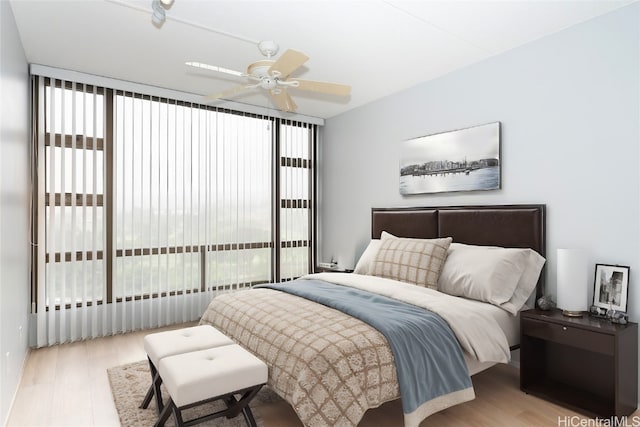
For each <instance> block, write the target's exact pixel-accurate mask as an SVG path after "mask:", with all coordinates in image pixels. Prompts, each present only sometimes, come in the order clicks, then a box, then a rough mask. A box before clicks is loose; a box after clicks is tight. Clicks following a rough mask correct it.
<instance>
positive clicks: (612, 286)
mask: <svg viewBox="0 0 640 427" xmlns="http://www.w3.org/2000/svg"><path fill="white" fill-rule="evenodd" d="M629 270H630V268H629V267H628V266H623V265H608V264H596V273H595V277H594V283H593V305H594V306H595V307H598V308H600V309H603V310H607V311H608V310H615V311H621V312H626V311H627V297H628V295H629Z"/></svg>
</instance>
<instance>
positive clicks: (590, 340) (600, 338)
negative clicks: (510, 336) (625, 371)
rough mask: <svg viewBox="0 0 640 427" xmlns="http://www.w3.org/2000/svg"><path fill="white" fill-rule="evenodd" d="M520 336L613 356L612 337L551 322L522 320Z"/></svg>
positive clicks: (613, 342)
mask: <svg viewBox="0 0 640 427" xmlns="http://www.w3.org/2000/svg"><path fill="white" fill-rule="evenodd" d="M522 334H523V335H526V336H530V337H534V338H540V339H542V340H545V341H551V342H556V343H559V344H564V345H568V346H572V347H577V348H581V349H584V350H588V351H593V352H596V353H602V354H607V355H613V354H614V350H615V347H614V344H615V337H614V336H613V335H610V334H601V333H594V332H593V331H589V330H585V329H581V328H577V327H573V326H569V325H560V324H557V323H552V322H541V321H537V320H532V319H522Z"/></svg>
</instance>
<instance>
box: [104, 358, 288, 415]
mask: <svg viewBox="0 0 640 427" xmlns="http://www.w3.org/2000/svg"><path fill="white" fill-rule="evenodd" d="M107 374H108V376H109V383H110V384H111V393H112V394H113V400H114V403H115V405H116V410H117V411H118V416H119V417H120V424H121V425H122V426H124V427H134V426H135V427H149V426H153V424H154V423H155V422H156V420H157V414H156V404H155V400H153V401H152V402H151V404H150V405H149V407H148V408H147V409H140V408H139V406H140V403H141V402H142V399H144V396H145V394H146V393H147V389H148V388H149V384H150V383H151V375H150V374H149V365H148V362H147V361H146V360H144V361H140V362H134V363H129V364H127V365H122V366H116V367H114V368H110V369H107ZM162 397H163V399H164V401H165V402H166V401H167V400H168V393H167V390H166V389H165V388H164V386H162ZM280 400H281V398H280V397H279V396H278V395H277V394H276V393H274V392H273V391H271V390H270V389H268V388H266V387H263V388H262V389H261V390H260V392H259V393H258V394H257V395H256V397H255V398H254V399H253V400H252V401H251V403H250V405H249V406H250V407H251V411H252V412H253V415H254V417H255V419H256V423H257V424H258V426H263V425H264V424H263V422H262V419H261V417H260V405H264V404H267V403H273V402H277V401H280ZM224 407H225V406H224V403H222V402H212V403H210V404H207V405H202V406H199V407H196V408H192V409H189V410H188V411H185V412H184V415H185V417H186V418H185V419H193V418H196V417H199V416H202V415H206V414H210V413H213V412H215V411H218V410H220V409H223V408H224ZM165 425H166V426H167V427H172V426H175V421H174V419H173V416H171V417H169V420H168V421H167V423H166V424H165ZM198 425H199V426H203V427H245V426H246V425H247V424H246V422H245V420H244V417H243V416H242V414H240V415H239V416H237V417H235V418H233V419H227V418H226V417H221V418H216V419H214V420H211V421H207V422H205V423H202V424H198Z"/></svg>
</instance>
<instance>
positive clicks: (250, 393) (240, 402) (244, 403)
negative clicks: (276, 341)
mask: <svg viewBox="0 0 640 427" xmlns="http://www.w3.org/2000/svg"><path fill="white" fill-rule="evenodd" d="M262 386H263V384H260V385H257V386H254V387H251V388H249V389H245V390H239V391H235V392H232V393H229V394H226V395H224V396H218V397H213V398H211V399H207V400H203V401H202V402H195V403H191V404H189V405H185V406H182V407H177V406H176V404H175V403H174V402H173V399H171V398H169V402H167V404H166V405H165V406H164V408H163V409H162V412H161V413H160V416H159V417H158V421H156V424H155V426H154V427H164V424H165V423H166V422H167V420H168V419H169V416H171V413H173V416H174V418H175V421H176V425H177V426H178V427H189V426H194V425H196V424H200V423H203V422H205V421H209V420H212V419H215V418H219V417H227V418H234V417H236V416H238V415H239V414H240V412H242V415H243V417H244V420H245V421H246V423H247V426H249V427H257V425H256V420H255V418H254V417H253V412H251V408H250V407H249V402H251V399H253V398H254V397H255V395H256V394H257V393H258V391H260V389H261V388H262ZM236 393H237V394H241V393H242V397H241V398H240V399H236V397H235V396H234V395H235V394H236ZM216 400H222V401H223V402H224V403H225V404H226V405H227V408H226V409H223V410H221V411H218V412H214V413H212V414H209V415H203V416H201V417H198V418H195V419H192V420H188V421H185V420H184V419H183V418H182V411H183V410H185V409H189V408H193V407H195V406H199V405H203V404H205V403H209V402H213V401H216Z"/></svg>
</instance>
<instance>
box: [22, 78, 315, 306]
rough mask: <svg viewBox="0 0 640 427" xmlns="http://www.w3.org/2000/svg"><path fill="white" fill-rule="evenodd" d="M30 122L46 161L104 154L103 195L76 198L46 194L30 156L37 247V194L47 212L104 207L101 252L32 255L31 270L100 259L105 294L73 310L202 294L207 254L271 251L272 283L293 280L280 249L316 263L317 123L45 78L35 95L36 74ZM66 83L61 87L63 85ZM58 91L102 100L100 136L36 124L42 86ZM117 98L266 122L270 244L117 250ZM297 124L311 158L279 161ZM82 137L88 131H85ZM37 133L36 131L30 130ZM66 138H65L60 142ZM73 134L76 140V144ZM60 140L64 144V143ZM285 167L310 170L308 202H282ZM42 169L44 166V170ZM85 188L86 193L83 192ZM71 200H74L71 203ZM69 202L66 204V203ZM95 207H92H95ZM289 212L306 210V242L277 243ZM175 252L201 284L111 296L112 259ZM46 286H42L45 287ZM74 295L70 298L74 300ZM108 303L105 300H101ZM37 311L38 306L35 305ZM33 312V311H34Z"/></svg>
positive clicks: (34, 282) (34, 291) (232, 287)
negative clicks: (57, 152)
mask: <svg viewBox="0 0 640 427" xmlns="http://www.w3.org/2000/svg"><path fill="white" fill-rule="evenodd" d="M32 79H33V102H34V106H33V123H34V125H33V126H34V127H36V128H37V127H38V126H40V125H42V129H43V132H44V143H43V147H42V151H40V146H39V142H38V137H37V136H34V141H33V144H34V145H33V149H34V152H35V153H42V155H43V156H44V158H45V163H46V154H45V153H46V151H47V150H46V148H47V147H52V148H53V147H61V148H71V149H74V150H91V151H94V150H99V151H102V152H103V162H104V165H103V168H104V182H103V193H102V194H98V193H95V190H96V189H94V193H87V192H86V191H85V192H84V193H82V194H76V196H75V198H74V197H73V196H72V193H68V192H64V193H61V192H58V193H56V192H51V193H49V192H47V191H46V190H47V189H46V181H41V180H40V179H39V177H38V159H37V157H38V156H37V155H36V156H34V168H33V169H34V175H33V182H34V191H33V198H34V201H33V206H34V209H33V221H32V224H33V226H32V238H33V241H34V242H35V243H36V245H35V246H37V243H38V242H37V240H38V236H39V231H38V222H39V221H38V217H39V215H41V214H44V212H38V197H39V195H40V194H42V195H43V196H44V199H45V204H44V206H45V209H46V208H47V207H50V206H54V207H59V206H70V207H71V206H75V207H78V206H87V207H89V206H91V207H94V206H96V207H101V208H102V209H103V216H104V235H103V248H102V249H101V250H96V249H91V250H78V251H72V250H66V251H65V250H64V249H66V248H63V250H61V251H59V252H54V253H49V252H48V250H47V249H46V247H45V250H44V254H45V255H44V259H39V256H38V250H37V249H35V247H34V250H33V252H32V257H33V260H32V261H33V265H34V267H33V271H38V263H39V262H43V263H45V265H46V264H47V263H50V262H67V261H80V262H83V261H91V260H104V263H105V265H104V268H105V276H106V277H105V283H104V286H105V288H106V289H105V290H104V294H103V295H104V296H103V297H102V298H96V299H92V300H85V299H84V298H85V297H84V296H82V297H81V298H82V299H83V300H82V301H80V302H76V304H75V305H76V307H82V306H92V305H94V304H98V305H101V304H104V303H107V304H111V303H114V302H116V303H119V302H123V301H132V300H141V299H148V298H157V297H164V296H173V295H181V294H183V293H187V294H189V293H192V292H203V291H205V290H206V287H207V286H206V280H207V274H206V273H207V262H206V256H207V253H210V252H224V251H231V250H234V251H236V250H244V249H266V248H268V249H270V251H271V256H270V257H271V263H272V268H271V269H270V278H269V280H270V281H272V282H278V281H282V280H291V279H293V278H282V277H281V264H282V260H281V252H282V249H285V248H290V247H307V248H308V263H307V264H308V265H307V270H308V272H313V270H314V265H315V260H314V258H315V252H316V248H315V240H316V239H315V238H316V233H317V220H316V217H317V211H316V203H315V201H316V197H317V182H316V181H317V176H318V171H317V170H316V169H315V164H316V162H315V159H316V156H317V145H318V125H316V124H310V123H304V122H299V121H293V120H286V119H281V118H278V117H271V116H264V115H258V114H251V113H243V112H239V111H233V110H229V109H220V108H216V107H211V106H207V105H202V104H193V103H189V102H185V101H179V100H171V99H167V98H162V97H156V96H151V95H143V94H138V93H134V92H126V91H121V90H115V89H109V88H103V87H99V86H95V85H90V84H83V83H74V82H71V81H66V80H60V79H52V78H48V77H45V78H44V83H43V84H44V87H45V90H44V91H42V92H41V91H39V88H38V76H33V77H32ZM63 85H64V87H63ZM52 86H54V87H55V88H62V89H63V90H67V89H68V90H74V91H75V92H86V93H90V94H93V95H96V94H99V95H102V96H103V100H104V107H103V108H104V129H103V136H102V137H97V136H91V137H89V136H86V135H83V134H79V135H75V134H72V135H66V134H64V130H63V133H62V134H59V133H56V132H55V129H54V127H53V126H52V127H51V130H50V131H47V125H46V123H42V124H40V123H38V121H39V120H43V119H44V120H45V121H46V114H45V117H44V118H43V117H39V116H38V108H39V107H38V103H39V102H45V99H39V96H38V94H44V96H45V97H46V88H47V87H52ZM118 95H124V96H132V97H136V98H138V97H139V98H142V99H147V100H151V101H158V102H167V103H171V104H175V105H188V106H190V107H194V106H195V107H196V108H201V109H204V110H207V111H214V112H219V113H226V114H237V115H241V116H243V117H254V118H262V119H267V120H269V121H270V122H271V126H272V127H271V129H272V137H271V144H272V152H271V157H272V159H271V163H272V164H271V168H272V183H271V188H272V197H271V204H272V226H271V236H272V237H271V240H270V241H268V242H267V241H264V242H233V243H226V244H209V243H207V244H202V245H183V246H171V247H149V248H126V249H124V248H117V247H115V236H114V234H113V233H114V220H115V214H116V213H115V212H114V209H115V207H114V186H115V177H114V173H115V172H114V171H115V169H114V168H115V164H114V135H113V133H114V128H115V127H114V120H115V119H114V111H115V110H114V102H115V97H116V96H118ZM283 125H287V126H300V127H303V128H307V129H309V138H308V140H307V141H305V143H307V144H309V147H308V149H309V157H310V158H309V159H302V158H292V157H282V156H281V155H280V153H281V135H280V130H281V126H283ZM84 132H85V134H86V129H85V130H84ZM34 134H36V132H34ZM63 135H64V138H63ZM74 136H75V140H74ZM63 139H64V141H63ZM284 167H294V168H302V169H305V170H308V173H309V185H308V186H309V189H308V191H309V193H308V194H309V197H308V198H307V199H284V198H283V197H282V194H281V192H280V184H281V177H280V171H281V168H284ZM43 169H45V168H43ZM44 176H45V178H44V179H45V180H46V179H48V178H49V175H48V171H45V172H44ZM42 182H44V188H41V189H40V188H38V183H42ZM85 190H86V189H85ZM73 199H75V200H73ZM67 201H69V202H70V203H67ZM94 203H95V205H94ZM291 208H304V209H308V210H309V215H308V218H309V220H308V225H307V238H306V239H303V240H296V241H283V240H282V239H281V237H282V234H281V230H280V224H281V211H282V209H291ZM43 224H44V228H45V230H44V236H45V241H46V236H47V233H48V230H47V229H46V227H47V225H46V223H43ZM173 253H176V254H177V253H199V254H200V259H199V263H200V286H199V287H194V288H189V289H186V290H185V291H183V290H175V291H169V292H161V293H157V292H151V293H142V294H135V295H125V296H123V297H114V274H115V271H114V265H115V260H116V259H117V258H119V257H127V256H132V257H135V256H145V255H157V254H173ZM37 281H38V275H37V274H33V275H32V294H33V301H34V302H35V301H38V283H37ZM258 283H265V282H264V281H259V282H255V283H254V282H250V283H248V284H238V283H228V284H221V285H218V286H217V287H216V289H219V290H235V289H241V288H243V287H251V286H253V285H255V284H258ZM45 286H46V283H45ZM74 298H75V296H72V301H73V299H74ZM105 300H106V301H105ZM72 304H73V302H69V303H67V302H64V303H63V302H61V303H59V304H58V303H56V305H55V309H56V310H59V309H61V308H63V307H64V308H67V309H69V308H70V307H71V305H72ZM34 307H36V304H34ZM46 309H47V311H49V310H50V309H51V307H50V306H49V304H48V303H47V304H46ZM34 312H35V310H34Z"/></svg>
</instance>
